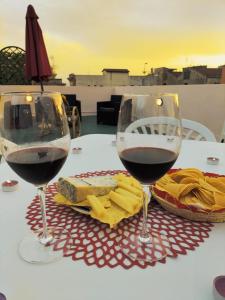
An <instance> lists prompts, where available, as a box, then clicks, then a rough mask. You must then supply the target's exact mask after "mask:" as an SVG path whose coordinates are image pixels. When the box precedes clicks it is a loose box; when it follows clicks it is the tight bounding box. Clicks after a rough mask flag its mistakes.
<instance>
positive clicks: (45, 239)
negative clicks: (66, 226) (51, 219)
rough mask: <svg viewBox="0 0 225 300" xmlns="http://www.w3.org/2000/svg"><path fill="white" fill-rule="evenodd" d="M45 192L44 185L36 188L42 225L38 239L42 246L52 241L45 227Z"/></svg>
mask: <svg viewBox="0 0 225 300" xmlns="http://www.w3.org/2000/svg"><path fill="white" fill-rule="evenodd" d="M45 190H46V185H44V186H40V187H38V196H39V200H40V206H41V218H42V224H43V230H42V234H41V235H40V237H39V242H40V243H41V244H43V245H46V244H47V243H49V242H50V241H51V240H52V236H51V235H50V234H49V233H48V226H47V218H46V208H45Z"/></svg>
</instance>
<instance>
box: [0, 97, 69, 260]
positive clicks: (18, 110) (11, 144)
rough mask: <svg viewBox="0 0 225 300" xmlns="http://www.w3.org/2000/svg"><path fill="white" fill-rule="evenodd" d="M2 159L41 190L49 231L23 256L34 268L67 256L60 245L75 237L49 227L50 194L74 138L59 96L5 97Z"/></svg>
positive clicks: (25, 243)
mask: <svg viewBox="0 0 225 300" xmlns="http://www.w3.org/2000/svg"><path fill="white" fill-rule="evenodd" d="M0 122H1V124H0V132H1V141H2V147H1V149H2V154H3V156H4V158H5V160H6V162H7V163H8V165H9V166H10V167H11V168H12V169H13V170H14V172H15V173H17V174H18V175H19V176H20V177H21V178H22V179H24V180H25V181H27V182H29V183H32V184H33V185H34V186H36V187H37V190H38V196H39V200H40V210H41V222H40V223H42V224H43V227H42V228H40V230H38V231H37V232H35V235H33V233H32V234H29V235H28V236H26V237H25V238H24V239H23V240H22V241H21V242H20V244H19V254H20V256H21V257H22V258H23V259H24V260H25V261H27V262H30V263H49V262H52V261H54V260H57V259H59V258H60V257H62V254H61V253H60V251H55V250H56V247H57V244H58V245H59V243H60V242H64V243H66V241H67V240H68V239H69V234H68V232H67V231H66V230H64V229H63V228H60V227H54V228H53V227H48V226H47V218H46V209H45V190H46V185H47V184H48V182H49V181H50V180H51V179H53V178H54V177H55V176H56V175H57V173H58V172H59V170H60V169H61V167H62V166H63V164H64V162H65V161H66V158H67V155H68V151H69V147H70V134H69V129H68V124H67V117H66V114H65V109H64V105H63V101H62V97H61V95H60V94H59V93H51V92H42V93H41V92H40V93H38V92H37V93H3V94H2V95H1V101H0Z"/></svg>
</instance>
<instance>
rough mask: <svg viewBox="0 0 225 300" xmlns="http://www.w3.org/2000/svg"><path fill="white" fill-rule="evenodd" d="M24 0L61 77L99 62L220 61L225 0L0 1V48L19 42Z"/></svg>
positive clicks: (137, 68)
mask: <svg viewBox="0 0 225 300" xmlns="http://www.w3.org/2000/svg"><path fill="white" fill-rule="evenodd" d="M28 4H32V5H33V6H34V8H35V10H36V13H37V15H38V16H39V24H40V26H41V28H42V31H43V35H44V39H45V44H46V48H47V51H48V55H49V58H50V61H51V63H53V64H54V65H55V70H56V73H57V74H58V77H62V78H63V79H64V81H65V82H66V81H67V80H66V78H67V76H68V74H69V73H75V74H101V71H102V69H103V68H126V69H129V70H130V75H141V74H143V73H142V72H143V69H144V65H145V66H146V70H147V71H150V69H151V68H155V67H161V66H167V67H174V68H182V67H184V66H187V65H197V64H206V65H208V66H211V67H217V66H218V65H222V64H225V17H224V15H225V0H213V1H212V0H33V1H24V0H0V11H1V14H0V48H3V47H5V46H9V45H15V46H19V47H22V48H23V49H25V15H26V9H27V5H28ZM145 63H146V64H145Z"/></svg>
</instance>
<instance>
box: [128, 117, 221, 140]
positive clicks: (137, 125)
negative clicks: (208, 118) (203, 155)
mask: <svg viewBox="0 0 225 300" xmlns="http://www.w3.org/2000/svg"><path fill="white" fill-rule="evenodd" d="M177 122H178V121H177V120H176V119H175V118H171V117H149V118H143V119H139V120H137V121H134V122H133V123H131V124H130V125H129V126H128V127H127V129H126V132H136V133H151V134H156V133H157V134H162V135H173V134H174V133H175V131H176V129H177ZM181 122H182V129H183V130H182V135H183V139H186V140H197V141H211V142H216V138H215V136H214V134H213V133H212V132H211V131H210V130H209V129H208V128H207V127H206V126H204V125H203V124H201V123H199V122H196V121H192V120H187V119H182V120H181Z"/></svg>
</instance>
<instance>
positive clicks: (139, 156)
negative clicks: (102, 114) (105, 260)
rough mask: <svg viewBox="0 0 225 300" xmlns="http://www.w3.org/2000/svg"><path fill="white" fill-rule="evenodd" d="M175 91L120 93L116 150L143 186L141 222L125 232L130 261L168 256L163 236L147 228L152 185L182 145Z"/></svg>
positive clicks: (173, 160)
mask: <svg viewBox="0 0 225 300" xmlns="http://www.w3.org/2000/svg"><path fill="white" fill-rule="evenodd" d="M181 140H182V135H181V121H180V118H179V103H178V96H177V95H176V94H149V95H123V99H122V102H121V106H120V112H119V120H118V126H117V138H116V144H117V151H118V154H119V157H120V160H121V162H122V163H123V165H124V167H125V168H126V169H127V171H128V172H129V173H130V174H131V175H132V176H133V177H134V178H136V179H137V180H138V181H139V182H140V183H141V184H142V186H143V191H144V197H143V222H142V225H141V229H140V231H139V232H137V230H136V229H134V228H133V227H132V228H130V229H129V231H126V232H124V233H123V234H124V236H125V237H124V238H122V240H121V242H120V247H121V249H122V251H123V252H124V253H125V254H126V255H127V256H129V257H130V258H131V259H133V260H140V261H148V262H155V261H158V260H161V259H162V258H164V257H165V256H166V255H167V251H166V248H167V247H169V246H170V243H169V240H168V239H167V237H166V236H164V235H161V234H160V232H156V231H154V230H153V229H152V228H148V223H147V213H148V204H149V203H150V198H151V185H152V184H153V183H154V182H155V181H156V180H158V179H159V178H161V177H162V176H163V175H164V174H165V173H166V172H167V171H168V170H169V169H170V168H171V167H172V166H173V164H174V163H175V161H176V159H177V157H178V155H179V151H180V146H181Z"/></svg>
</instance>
